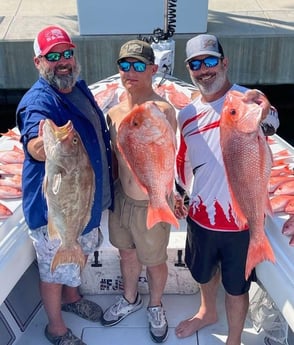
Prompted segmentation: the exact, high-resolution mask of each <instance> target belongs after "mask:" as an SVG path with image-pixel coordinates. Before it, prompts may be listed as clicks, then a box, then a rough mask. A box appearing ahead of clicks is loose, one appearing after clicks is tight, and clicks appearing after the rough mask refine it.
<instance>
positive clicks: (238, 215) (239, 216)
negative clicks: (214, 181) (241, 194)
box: [229, 187, 248, 229]
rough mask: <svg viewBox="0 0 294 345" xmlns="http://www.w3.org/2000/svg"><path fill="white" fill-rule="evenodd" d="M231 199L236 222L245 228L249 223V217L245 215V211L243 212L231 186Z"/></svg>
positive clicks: (241, 227)
mask: <svg viewBox="0 0 294 345" xmlns="http://www.w3.org/2000/svg"><path fill="white" fill-rule="evenodd" d="M229 190H230V194H231V199H232V212H233V215H234V218H235V222H236V223H237V225H238V226H239V227H240V229H245V228H246V226H247V225H248V221H247V218H246V217H245V215H244V213H243V212H242V210H241V208H240V206H239V203H238V201H237V200H236V198H235V196H234V194H233V192H232V190H231V188H230V187H229Z"/></svg>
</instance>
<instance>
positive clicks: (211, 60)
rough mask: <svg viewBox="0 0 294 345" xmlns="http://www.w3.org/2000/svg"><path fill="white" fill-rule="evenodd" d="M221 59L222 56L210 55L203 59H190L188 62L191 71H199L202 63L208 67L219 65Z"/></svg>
mask: <svg viewBox="0 0 294 345" xmlns="http://www.w3.org/2000/svg"><path fill="white" fill-rule="evenodd" d="M219 59H220V58H218V57H216V56H208V57H206V58H205V59H201V60H200V59H194V60H190V61H189V62H188V64H189V67H190V70H191V71H199V70H200V68H201V65H202V64H204V66H205V67H208V68H211V67H215V66H217V65H218V62H219Z"/></svg>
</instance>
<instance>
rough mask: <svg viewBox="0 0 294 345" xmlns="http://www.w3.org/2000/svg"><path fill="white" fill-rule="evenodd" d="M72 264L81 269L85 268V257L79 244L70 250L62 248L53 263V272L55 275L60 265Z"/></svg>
mask: <svg viewBox="0 0 294 345" xmlns="http://www.w3.org/2000/svg"><path fill="white" fill-rule="evenodd" d="M72 263H74V264H77V265H79V266H80V267H81V268H83V267H84V266H85V263H86V259H85V255H84V253H83V251H82V248H81V246H80V245H79V244H76V245H73V246H72V247H71V248H70V249H68V248H64V247H62V246H61V247H60V248H59V249H58V250H57V252H56V254H55V256H54V257H53V260H52V262H51V267H50V269H51V272H52V273H53V272H54V271H55V269H56V267H57V266H59V265H62V264H72Z"/></svg>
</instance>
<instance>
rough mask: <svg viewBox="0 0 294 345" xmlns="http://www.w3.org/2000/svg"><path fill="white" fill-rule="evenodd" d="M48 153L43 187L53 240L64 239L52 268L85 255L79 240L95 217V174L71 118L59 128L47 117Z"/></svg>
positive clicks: (45, 143)
mask: <svg viewBox="0 0 294 345" xmlns="http://www.w3.org/2000/svg"><path fill="white" fill-rule="evenodd" d="M43 139H44V149H45V153H46V161H45V177H44V183H43V190H44V194H45V197H46V200H47V205H48V233H49V237H50V239H60V240H61V245H60V247H59V249H58V251H57V253H56V254H55V256H54V258H53V260H52V263H51V271H52V272H53V271H54V270H55V269H56V267H57V266H58V265H60V264H65V263H76V264H78V265H79V266H80V267H81V268H82V267H83V266H84V264H85V256H84V254H83V251H82V248H81V246H80V244H79V243H78V241H77V239H78V237H79V236H80V235H81V233H82V231H83V230H84V228H85V227H86V225H87V224H88V222H89V220H90V217H91V210H92V204H93V199H94V192H95V175H94V171H93V168H92V165H91V163H90V160H89V157H88V154H87V152H86V150H85V148H84V145H83V143H82V140H81V138H80V136H79V134H78V133H77V132H76V130H75V129H74V127H73V125H72V123H71V121H68V122H67V123H66V124H65V125H64V126H61V127H58V126H57V125H56V124H55V123H54V122H53V121H52V120H50V119H47V120H45V123H44V125H43Z"/></svg>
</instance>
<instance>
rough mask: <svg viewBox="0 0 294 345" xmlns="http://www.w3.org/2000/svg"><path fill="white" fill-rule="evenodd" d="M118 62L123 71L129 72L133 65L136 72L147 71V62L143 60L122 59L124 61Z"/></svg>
mask: <svg viewBox="0 0 294 345" xmlns="http://www.w3.org/2000/svg"><path fill="white" fill-rule="evenodd" d="M117 64H118V68H119V69H120V70H121V71H123V72H129V70H130V69H131V67H133V69H134V70H135V71H136V72H145V71H146V64H145V62H142V61H134V62H130V61H125V60H122V61H119V62H118V63H117Z"/></svg>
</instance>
